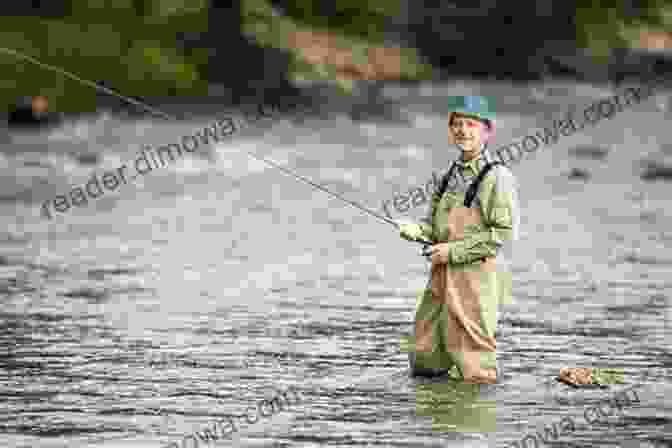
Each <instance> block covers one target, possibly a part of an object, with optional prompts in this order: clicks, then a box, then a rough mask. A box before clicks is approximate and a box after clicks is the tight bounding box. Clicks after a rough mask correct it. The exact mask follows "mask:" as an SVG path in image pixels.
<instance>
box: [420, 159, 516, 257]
mask: <svg viewBox="0 0 672 448" xmlns="http://www.w3.org/2000/svg"><path fill="white" fill-rule="evenodd" d="M492 161H493V160H492V156H491V155H490V154H489V152H488V150H487V149H484V150H483V151H482V153H481V156H480V157H479V158H478V159H473V160H470V161H468V162H462V161H460V160H457V161H455V162H453V163H454V164H455V165H456V167H455V168H454V169H453V176H452V177H454V178H455V180H453V181H452V182H449V183H448V185H449V188H448V189H447V190H446V192H445V193H444V194H443V195H442V196H439V195H438V193H434V195H433V196H432V201H431V206H430V210H429V213H428V215H427V217H426V218H425V219H424V220H423V221H422V222H421V224H420V226H421V228H422V230H423V236H424V237H425V238H427V239H429V240H431V241H434V242H438V241H446V240H448V239H449V238H450V235H449V229H447V228H444V227H442V226H441V224H440V222H441V221H442V220H441V219H440V217H439V216H438V214H440V213H448V212H449V211H450V209H451V208H452V207H454V206H458V205H459V206H463V202H464V193H465V192H466V189H467V188H468V187H469V185H470V184H471V182H472V181H473V179H475V177H476V176H477V175H478V173H479V172H480V170H481V169H482V168H483V166H485V164H486V163H487V162H492ZM451 185H452V186H453V188H451ZM471 206H472V207H478V208H479V209H480V211H481V217H482V222H483V224H482V225H474V226H470V227H468V228H466V229H465V235H464V238H463V239H460V240H456V241H451V250H450V255H449V263H450V264H468V263H472V262H474V261H476V260H480V259H482V258H484V257H495V256H497V255H499V254H500V253H501V252H502V251H505V252H506V253H508V252H510V250H511V243H512V242H513V241H515V240H517V239H518V228H519V213H518V209H519V204H518V194H517V185H516V181H515V178H514V177H513V174H512V173H511V171H510V170H509V169H508V168H507V167H505V166H501V165H499V166H495V167H494V168H493V169H492V171H490V172H489V173H488V175H486V176H485V178H484V179H483V180H482V182H481V184H480V186H479V189H478V193H477V195H476V199H475V200H474V201H473V203H472V205H471ZM509 256H510V255H509Z"/></svg>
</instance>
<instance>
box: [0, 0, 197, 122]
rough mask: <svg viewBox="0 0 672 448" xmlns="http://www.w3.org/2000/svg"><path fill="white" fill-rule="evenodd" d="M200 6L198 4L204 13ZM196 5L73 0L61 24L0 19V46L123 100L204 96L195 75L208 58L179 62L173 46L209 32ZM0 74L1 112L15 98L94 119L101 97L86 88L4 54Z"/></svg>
mask: <svg viewBox="0 0 672 448" xmlns="http://www.w3.org/2000/svg"><path fill="white" fill-rule="evenodd" d="M205 1H206V0H200V4H201V6H203V5H205ZM198 3H199V2H195V1H194V0H189V1H187V0H181V1H177V0H173V1H171V2H165V1H158V0H151V1H148V0H145V1H138V0H71V14H70V15H69V16H67V17H63V18H60V19H57V18H50V19H43V18H39V17H0V39H1V40H2V43H3V44H2V46H3V47H5V48H9V49H12V50H16V51H17V52H19V53H23V54H26V55H27V56H30V57H32V58H34V59H36V60H38V61H40V62H41V63H43V64H47V65H51V66H55V67H58V68H60V69H62V70H64V71H67V72H70V73H72V74H74V75H76V76H78V77H80V78H83V79H86V80H89V81H93V82H99V81H105V82H106V83H107V84H108V85H111V86H113V87H114V88H115V89H117V90H118V91H119V92H121V93H122V94H123V95H126V96H154V95H157V96H163V95H182V94H185V95H186V94H198V93H203V92H205V83H204V82H202V81H201V77H200V75H199V67H200V66H202V65H203V62H204V60H205V59H206V58H205V55H204V54H202V53H198V52H195V53H193V54H190V55H185V54H182V53H181V52H180V51H179V50H177V49H176V48H177V45H176V39H175V34H176V30H181V31H189V30H200V31H203V30H205V29H206V26H207V21H206V20H207V10H204V9H202V8H201V9H198V8H196V7H195V5H197V4H198ZM180 4H182V5H183V8H182V9H180V8H179V6H180ZM186 5H189V7H187V6H186ZM139 10H141V11H144V12H145V13H146V14H147V16H143V15H139V14H138V11H139ZM178 13H179V14H183V15H181V16H180V15H177V14H178ZM178 24H179V25H180V26H177V25H178ZM0 69H1V70H3V82H2V83H1V84H0V102H2V106H3V107H4V108H5V109H7V108H8V107H10V106H11V105H12V104H13V103H14V102H15V101H16V99H17V98H18V97H21V96H32V95H36V94H43V95H47V96H48V97H49V99H50V103H51V107H52V109H54V110H58V111H63V112H85V111H92V110H94V109H95V107H96V98H97V95H100V92H98V93H97V92H96V90H95V89H94V88H92V87H91V86H87V85H83V84H82V83H79V82H77V81H74V80H72V79H68V78H67V77H65V76H63V75H62V74H59V73H56V72H54V71H50V70H48V69H47V68H45V67H40V66H38V65H36V64H33V63H31V62H28V61H26V60H21V59H17V58H16V57H15V56H12V55H9V54H6V53H0Z"/></svg>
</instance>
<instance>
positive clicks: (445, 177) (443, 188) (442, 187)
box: [438, 162, 457, 197]
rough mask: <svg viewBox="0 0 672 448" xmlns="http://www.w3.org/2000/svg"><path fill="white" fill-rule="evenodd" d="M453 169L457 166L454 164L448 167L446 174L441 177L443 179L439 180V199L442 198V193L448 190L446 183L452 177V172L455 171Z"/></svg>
mask: <svg viewBox="0 0 672 448" xmlns="http://www.w3.org/2000/svg"><path fill="white" fill-rule="evenodd" d="M455 168H457V164H456V163H455V162H453V163H452V165H450V168H449V169H448V172H447V173H446V174H444V175H443V178H441V185H440V186H439V190H438V192H439V197H441V196H443V193H445V192H446V190H447V189H448V181H449V180H450V178H451V177H452V176H453V172H454V171H455Z"/></svg>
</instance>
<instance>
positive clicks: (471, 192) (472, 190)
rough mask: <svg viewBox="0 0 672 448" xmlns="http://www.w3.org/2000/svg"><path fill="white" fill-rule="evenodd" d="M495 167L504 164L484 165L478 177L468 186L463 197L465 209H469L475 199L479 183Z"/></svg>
mask: <svg viewBox="0 0 672 448" xmlns="http://www.w3.org/2000/svg"><path fill="white" fill-rule="evenodd" d="M496 165H504V164H503V163H502V162H492V163H486V164H485V166H484V167H483V169H482V170H481V172H480V173H478V176H476V179H474V181H473V182H472V183H471V185H469V188H468V189H467V193H466V194H465V195H464V206H465V207H467V208H469V207H471V203H472V202H473V201H474V199H476V193H478V187H479V185H480V184H481V181H483V179H484V178H485V176H486V175H487V174H488V172H489V171H490V170H491V169H493V168H494V167H495V166H496Z"/></svg>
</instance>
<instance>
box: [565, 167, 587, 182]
mask: <svg viewBox="0 0 672 448" xmlns="http://www.w3.org/2000/svg"><path fill="white" fill-rule="evenodd" d="M568 177H569V178H570V179H581V180H588V179H590V173H589V172H588V171H586V170H584V169H581V168H572V170H571V171H570V172H569V175H568Z"/></svg>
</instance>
